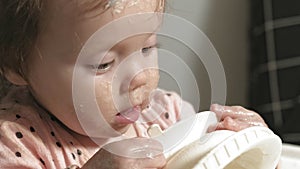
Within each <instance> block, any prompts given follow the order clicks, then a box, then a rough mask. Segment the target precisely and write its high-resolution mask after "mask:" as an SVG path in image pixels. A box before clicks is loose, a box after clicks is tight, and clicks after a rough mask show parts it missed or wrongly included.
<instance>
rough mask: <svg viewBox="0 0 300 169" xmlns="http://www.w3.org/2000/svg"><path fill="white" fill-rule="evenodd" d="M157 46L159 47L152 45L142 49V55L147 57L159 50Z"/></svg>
mask: <svg viewBox="0 0 300 169" xmlns="http://www.w3.org/2000/svg"><path fill="white" fill-rule="evenodd" d="M157 46H158V45H156V44H155V45H152V46H148V47H144V48H142V49H141V51H142V54H143V55H146V56H147V55H148V54H150V53H151V52H152V51H153V49H157V48H158V47H157Z"/></svg>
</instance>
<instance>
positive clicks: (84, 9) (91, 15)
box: [37, 0, 160, 56]
mask: <svg viewBox="0 0 300 169" xmlns="http://www.w3.org/2000/svg"><path fill="white" fill-rule="evenodd" d="M158 1H160V0H158ZM158 1H156V0H120V1H113V2H111V1H108V0H102V1H99V0H85V1H84V0H48V1H47V3H48V4H47V5H48V6H46V8H47V12H46V14H45V16H44V17H45V18H42V21H41V32H40V35H39V38H38V41H37V48H38V49H40V51H39V52H40V53H41V54H42V55H45V53H46V54H48V53H49V56H50V55H51V56H62V55H65V56H69V55H73V54H74V55H76V54H77V53H78V52H79V51H80V49H81V48H82V45H84V44H85V43H86V41H87V40H88V39H89V38H90V37H91V36H92V35H93V34H94V33H95V32H96V31H97V30H99V29H100V28H102V27H104V26H105V25H107V24H108V23H111V22H112V21H114V20H117V19H118V18H121V17H122V16H126V15H132V14H136V13H138V14H139V13H144V12H146V13H147V12H153V11H156V9H157V5H158V4H157V2H158ZM109 2H110V3H112V4H111V6H109V7H107V5H108V4H107V3H109ZM117 2H120V3H117ZM150 2H151V3H150ZM121 5H123V6H121ZM119 8H120V9H122V11H120V12H119V11H117V12H116V11H115V9H119ZM126 23H128V24H130V25H128V27H130V26H131V27H133V26H134V27H135V26H137V25H138V24H137V23H140V22H137V19H136V18H134V19H131V20H129V21H128V22H126ZM140 25H144V24H140ZM154 26H156V25H154ZM157 27H158V26H156V28H157ZM123 29H124V25H117V26H115V27H114V29H113V30H111V31H110V34H107V35H106V36H107V37H106V38H104V37H103V36H101V37H99V39H101V40H102V39H103V40H105V42H106V41H107V40H109V39H111V38H112V35H113V36H115V34H116V33H115V32H120V31H122V30H123ZM99 44H100V43H99ZM100 46H104V45H103V43H101V45H100Z"/></svg>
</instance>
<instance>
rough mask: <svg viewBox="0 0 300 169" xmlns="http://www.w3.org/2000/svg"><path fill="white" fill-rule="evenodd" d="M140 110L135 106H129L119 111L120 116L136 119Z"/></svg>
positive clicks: (131, 119)
mask: <svg viewBox="0 0 300 169" xmlns="http://www.w3.org/2000/svg"><path fill="white" fill-rule="evenodd" d="M139 115H140V111H139V109H138V108H137V107H133V108H130V109H128V110H126V111H124V112H121V113H120V116H122V117H124V118H125V119H127V120H130V121H133V122H134V121H136V120H137V119H138V118H139Z"/></svg>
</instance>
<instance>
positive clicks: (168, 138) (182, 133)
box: [153, 111, 217, 158]
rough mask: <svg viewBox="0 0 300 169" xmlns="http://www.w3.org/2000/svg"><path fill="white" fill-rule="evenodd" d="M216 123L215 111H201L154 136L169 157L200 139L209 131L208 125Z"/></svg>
mask: <svg viewBox="0 0 300 169" xmlns="http://www.w3.org/2000/svg"><path fill="white" fill-rule="evenodd" d="M216 123H217V118H216V115H215V113H213V112H210V111H206V112H201V113H197V114H195V115H194V116H191V117H189V118H187V119H185V120H182V121H180V122H178V123H176V124H175V125H173V126H172V127H171V128H168V129H167V130H165V131H164V132H163V133H162V134H161V135H159V136H156V137H153V138H154V139H156V140H158V141H159V142H160V143H161V144H162V145H163V147H164V155H165V157H166V158H169V157H170V156H172V155H173V154H175V153H176V152H177V151H179V150H180V149H182V148H183V147H185V146H186V145H189V144H190V143H192V142H194V141H195V140H198V139H200V138H201V137H202V136H203V135H204V134H206V133H207V129H208V127H209V126H211V125H216Z"/></svg>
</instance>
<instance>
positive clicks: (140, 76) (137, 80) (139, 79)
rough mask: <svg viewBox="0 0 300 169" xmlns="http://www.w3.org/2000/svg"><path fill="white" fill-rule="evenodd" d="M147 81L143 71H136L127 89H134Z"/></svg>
mask: <svg viewBox="0 0 300 169" xmlns="http://www.w3.org/2000/svg"><path fill="white" fill-rule="evenodd" d="M146 83H147V76H146V73H145V71H140V72H139V73H137V74H136V75H135V76H134V77H133V79H132V80H131V82H130V85H129V91H130V92H131V91H134V90H136V89H138V88H140V87H142V86H144V85H146Z"/></svg>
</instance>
